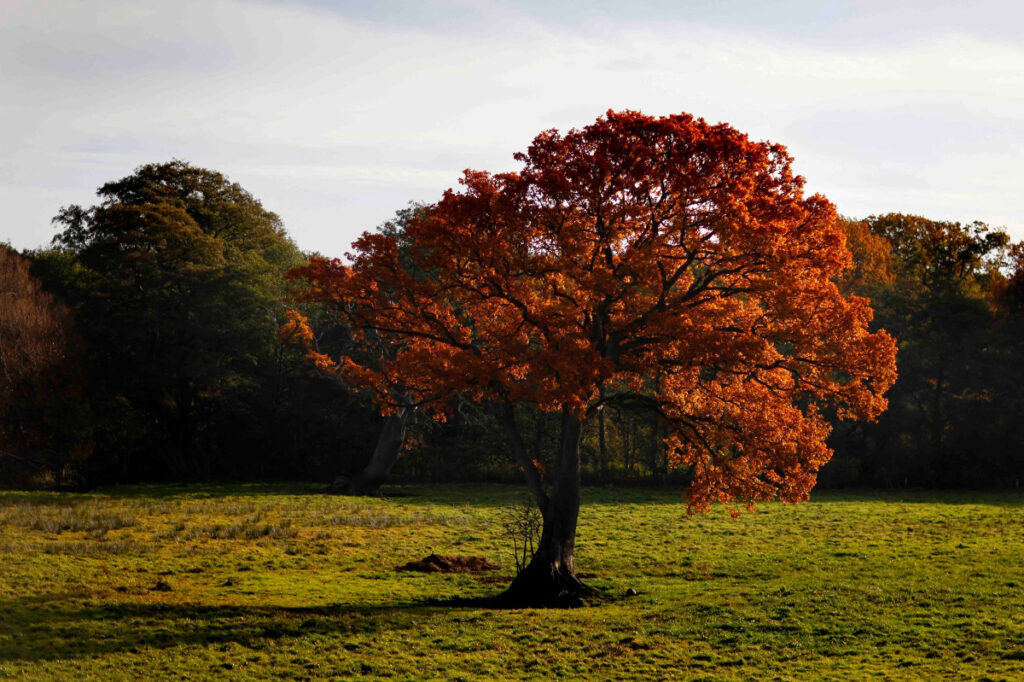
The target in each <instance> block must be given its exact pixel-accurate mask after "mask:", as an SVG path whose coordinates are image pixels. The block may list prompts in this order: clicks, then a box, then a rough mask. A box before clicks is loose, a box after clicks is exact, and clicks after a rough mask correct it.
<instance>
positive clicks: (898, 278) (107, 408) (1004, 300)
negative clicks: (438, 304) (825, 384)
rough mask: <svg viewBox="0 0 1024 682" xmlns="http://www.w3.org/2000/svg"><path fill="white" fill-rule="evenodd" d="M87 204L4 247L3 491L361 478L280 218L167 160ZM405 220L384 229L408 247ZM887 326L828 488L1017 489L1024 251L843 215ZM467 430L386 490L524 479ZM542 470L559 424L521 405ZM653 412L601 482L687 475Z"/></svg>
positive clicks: (605, 451)
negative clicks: (868, 394)
mask: <svg viewBox="0 0 1024 682" xmlns="http://www.w3.org/2000/svg"><path fill="white" fill-rule="evenodd" d="M98 197H99V203H97V204H96V205H95V206H92V207H81V206H69V207H66V208H64V209H63V210H62V211H61V212H60V214H59V215H58V216H57V217H56V218H55V224H56V225H57V227H58V229H59V234H58V235H57V237H56V238H55V239H54V243H53V245H52V246H51V247H49V248H44V249H39V250H34V251H26V252H24V253H21V254H19V253H17V252H15V251H14V250H12V249H11V248H8V247H2V246H0V293H2V296H0V483H2V484H4V485H16V486H25V485H37V486H49V487H59V488H62V487H89V486H95V485H100V484H109V483H123V482H135V481H154V480H224V479H232V480H259V479H282V478H287V479H306V480H309V479H314V480H322V481H323V482H324V483H325V484H326V483H329V482H330V481H332V480H334V479H335V478H336V477H338V476H339V475H351V474H354V473H356V472H359V471H361V470H362V469H363V467H364V466H365V464H366V462H367V460H368V459H369V458H370V456H371V454H372V452H373V450H374V447H375V445H376V444H377V442H378V437H379V435H380V433H381V430H382V428H384V426H385V420H384V419H383V418H381V417H380V416H379V415H378V413H377V410H376V409H375V408H374V406H373V405H372V404H371V403H370V401H369V400H368V398H367V397H366V396H362V395H359V394H358V393H355V392H353V391H350V390H348V389H346V387H344V386H342V385H341V384H340V383H338V381H337V380H336V379H334V378H332V377H330V376H326V375H322V374H319V373H317V372H315V371H314V370H313V369H312V367H311V365H310V364H309V363H308V362H307V361H306V359H305V357H304V350H303V349H302V348H301V347H299V346H297V345H296V344H294V343H292V339H290V338H288V335H287V334H282V333H281V328H282V324H283V323H284V321H285V319H286V315H285V313H286V310H287V309H288V308H289V307H295V306H300V305H301V307H302V312H303V314H304V315H305V316H306V317H307V318H308V319H309V320H310V321H311V324H312V328H313V331H314V335H315V342H316V344H317V346H318V348H320V349H321V350H323V351H324V352H327V353H331V354H333V355H338V354H343V353H345V352H348V351H349V350H350V349H349V347H348V346H349V343H348V341H349V339H348V335H347V332H346V329H345V327H344V325H343V324H341V323H340V322H339V321H338V320H337V319H336V318H335V317H334V316H332V315H330V314H329V311H327V310H324V309H322V308H319V307H318V305H317V304H314V303H302V304H300V303H298V302H297V301H298V299H297V298H295V296H294V290H295V289H296V288H297V287H301V286H302V285H301V283H296V282H292V281H289V280H288V279H287V278H286V274H287V273H288V272H289V270H291V269H292V268H294V267H296V266H300V265H302V264H304V263H305V262H307V259H308V257H309V256H310V255H312V254H304V253H302V252H301V251H300V250H299V249H298V248H297V247H296V245H295V244H294V243H293V242H292V241H291V239H290V238H289V237H288V235H287V233H286V232H285V230H284V227H283V225H282V224H281V221H280V220H279V218H278V217H277V216H276V215H275V214H274V213H272V212H270V211H268V210H266V209H265V208H264V207H263V206H262V204H261V203H260V202H259V200H257V199H256V198H255V197H253V196H252V195H251V194H249V193H248V192H246V191H245V190H244V189H243V188H241V187H240V186H238V185H237V184H233V183H231V182H230V181H229V180H228V179H226V178H225V177H224V176H222V175H221V174H219V173H217V172H215V171H210V170H204V169H201V168H196V167H193V166H190V165H189V164H187V163H184V162H180V161H174V162H170V163H164V164H154V165H148V166H144V167H141V168H139V169H137V170H136V171H135V172H134V173H133V174H132V175H130V176H128V177H126V178H123V179H121V180H118V181H115V182H110V183H108V184H106V185H104V186H103V187H101V188H100V189H99V191H98ZM415 210H416V207H415V206H411V207H410V208H407V209H403V210H401V211H399V212H398V213H397V214H396V216H395V218H394V220H392V221H391V222H389V223H387V224H385V225H383V226H381V227H380V228H378V229H380V230H383V231H385V232H390V233H392V234H397V235H401V233H402V229H403V222H404V221H405V220H407V219H408V218H409V216H411V215H412V212H413V211H415ZM842 226H843V229H844V231H845V232H846V235H847V243H848V246H849V247H850V249H851V251H852V252H853V255H854V262H855V266H854V268H853V269H852V270H851V271H850V272H848V273H847V276H846V279H845V281H844V282H842V283H841V284H842V286H843V287H845V288H846V289H847V290H848V291H851V292H853V293H856V294H858V295H862V296H867V297H869V298H870V299H871V300H872V304H873V306H874V308H875V321H874V325H873V326H874V327H875V328H884V329H887V330H888V331H889V332H890V333H892V334H893V335H894V336H895V337H896V338H897V340H898V343H899V357H898V363H899V379H898V381H897V383H896V385H895V386H894V388H893V389H892V390H891V391H890V392H889V394H888V397H889V409H888V411H887V412H886V413H885V414H883V415H882V417H881V418H880V419H879V420H878V421H877V422H876V423H867V424H865V423H851V422H843V423H837V425H836V428H835V430H834V432H833V434H832V437H831V440H830V445H831V446H832V447H833V448H834V449H835V455H834V457H833V459H832V461H831V462H830V463H829V464H828V465H827V466H826V467H825V468H824V469H823V470H822V471H821V473H820V476H819V479H820V482H821V484H822V485H825V486H833V487H844V486H859V487H868V486H870V487H886V488H892V487H945V488H985V487H991V488H1005V487H1012V488H1016V487H1019V485H1020V482H1021V479H1022V478H1024V455H1022V453H1021V451H1020V448H1019V445H1018V444H1019V442H1020V438H1021V435H1022V434H1021V425H1020V420H1019V417H1018V415H1020V414H1021V413H1022V409H1024V405H1022V402H1024V400H1022V396H1024V393H1022V391H1021V389H1020V386H1021V385H1022V384H1024V344H1022V342H1021V339H1022V332H1024V251H1022V248H1021V245H1020V244H1012V243H1011V240H1010V237H1009V236H1008V235H1007V234H1006V232H1004V231H1002V230H1000V229H998V228H993V227H990V226H988V225H985V224H982V223H972V224H968V225H964V224H961V223H956V222H944V221H940V220H931V219H927V218H923V217H919V216H913V215H902V214H889V215H883V216H872V217H870V218H867V219H864V220H852V219H844V220H842ZM452 401H453V409H452V414H453V415H454V417H453V418H452V419H449V420H448V421H446V422H443V423H439V422H434V421H432V420H430V419H429V418H419V419H415V418H414V419H413V420H412V422H411V424H409V426H408V428H407V433H406V437H405V439H404V444H403V446H402V452H403V456H402V457H401V458H400V459H399V461H398V464H397V466H396V469H395V471H394V476H395V478H396V479H402V480H424V481H425V480H429V481H466V480H510V481H518V480H519V478H520V473H519V472H518V471H517V469H516V466H515V465H514V463H513V460H512V457H511V455H510V454H509V453H508V448H507V445H506V437H505V434H504V431H503V430H502V427H501V424H499V423H498V422H497V420H496V419H495V418H494V416H493V415H492V413H491V412H490V411H489V410H487V409H485V408H484V406H481V405H477V404H474V403H472V402H471V401H468V400H463V399H460V398H459V397H458V396H453V398H452ZM519 409H520V411H521V412H520V414H519V415H518V417H519V419H520V423H521V424H522V425H523V438H524V441H525V443H526V445H527V447H528V448H529V449H530V451H531V452H532V454H533V457H534V459H536V460H538V461H540V462H542V463H543V462H544V461H545V459H546V458H549V457H550V456H551V453H552V452H553V450H554V448H555V446H556V443H555V439H556V438H557V429H556V428H555V426H556V425H555V423H554V422H555V421H557V418H556V417H555V416H554V415H548V414H545V413H543V412H536V411H531V410H528V409H527V408H525V407H520V408H519ZM664 435H665V434H664V431H663V427H662V426H661V425H659V423H658V419H657V416H656V415H655V414H654V413H652V412H648V411H645V410H644V408H643V406H642V405H637V406H635V407H632V406H623V405H616V406H609V408H608V409H606V410H604V411H601V412H599V413H598V415H597V416H596V417H595V418H593V419H591V420H589V421H588V422H587V424H586V427H585V433H584V440H583V446H582V457H583V475H584V477H585V478H587V479H589V481H590V482H591V483H612V482H617V483H621V482H637V483H641V482H643V483H652V484H660V483H666V482H681V481H685V480H686V478H687V476H688V472H687V471H686V470H685V469H670V468H669V467H668V465H667V462H666V457H665V452H664V448H663V446H662V438H663V437H664Z"/></svg>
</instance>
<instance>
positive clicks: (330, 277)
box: [291, 111, 895, 605]
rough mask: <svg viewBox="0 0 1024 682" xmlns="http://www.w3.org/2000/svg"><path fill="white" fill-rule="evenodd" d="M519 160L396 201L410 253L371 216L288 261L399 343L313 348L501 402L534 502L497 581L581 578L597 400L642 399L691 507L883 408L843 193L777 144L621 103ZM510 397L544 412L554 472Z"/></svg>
mask: <svg viewBox="0 0 1024 682" xmlns="http://www.w3.org/2000/svg"><path fill="white" fill-rule="evenodd" d="M516 159H517V160H518V161H520V162H521V163H522V164H523V167H522V169H521V170H520V171H519V172H515V173H503V174H497V175H492V174H489V173H486V172H480V171H466V173H465V175H464V177H463V179H462V181H461V182H462V189H461V190H460V191H454V190H449V191H448V192H446V193H445V195H444V196H443V198H442V199H441V200H440V201H439V202H438V203H436V204H434V205H431V206H429V207H427V208H426V209H425V210H424V211H423V212H422V213H421V214H420V215H417V216H415V217H414V218H413V219H412V220H410V221H409V223H408V225H407V226H406V231H407V233H408V236H409V238H410V241H411V244H412V247H411V249H410V250H409V252H408V254H403V253H402V252H401V251H400V249H399V248H398V244H397V243H396V240H395V239H394V238H393V237H391V236H388V235H384V234H369V233H367V234H364V235H363V236H362V237H361V238H360V239H359V240H358V241H357V242H355V244H354V251H353V252H352V253H351V254H349V257H348V258H349V262H343V261H341V260H333V261H328V260H322V259H321V260H314V261H312V262H311V263H310V264H309V265H308V266H306V267H304V268H302V269H301V270H300V271H299V273H300V274H301V276H302V277H304V278H305V279H306V280H308V282H309V283H310V289H309V294H308V295H309V297H310V298H312V299H314V300H325V301H332V302H334V303H335V304H342V303H343V304H344V305H343V306H342V308H343V309H344V310H345V311H346V315H347V317H348V323H349V325H350V328H351V329H352V330H353V333H354V334H356V335H379V334H387V335H389V336H390V337H392V338H393V339H395V340H396V343H397V347H396V348H395V349H394V352H393V353H392V355H391V356H390V357H388V358H387V359H385V360H384V361H382V362H379V363H374V364H366V363H361V362H359V361H358V359H355V358H352V357H340V358H335V357H330V356H328V355H326V354H319V353H316V352H315V351H313V352H311V353H310V355H311V357H312V359H313V360H314V361H315V362H317V363H318V364H319V366H321V367H322V368H324V369H326V370H330V371H334V372H337V373H339V374H341V375H343V376H345V377H346V380H348V381H350V382H352V383H354V384H358V385H360V386H363V387H365V388H366V389H368V390H372V391H374V392H375V394H376V396H377V399H378V401H379V403H380V405H381V406H382V408H383V410H384V411H393V410H395V409H397V407H398V405H396V403H395V401H394V400H393V398H392V397H391V394H390V392H389V389H390V387H391V386H394V385H395V384H396V383H401V384H402V385H403V386H405V387H406V391H407V395H408V399H409V400H411V401H412V402H413V403H414V404H417V405H420V406H422V407H423V408H424V409H425V410H427V411H429V412H431V413H433V414H434V415H435V416H437V417H438V418H441V419H443V418H444V417H445V413H444V405H445V398H446V397H447V396H450V395H452V394H454V393H460V392H461V393H465V394H468V395H471V396H473V397H474V398H476V399H478V400H482V401H489V402H492V403H494V404H496V405H498V406H500V409H501V410H502V411H503V413H504V415H505V417H506V424H507V426H508V432H509V434H510V436H509V438H510V446H511V448H512V450H513V451H514V452H515V453H517V455H518V459H519V462H520V466H521V468H522V470H523V472H524V475H525V477H526V480H527V483H528V485H529V486H530V488H531V490H532V492H533V495H534V497H535V499H536V502H537V504H538V506H539V507H540V510H541V513H542V516H543V519H544V524H543V530H542V537H541V540H540V543H539V546H538V548H537V551H536V553H535V555H534V556H533V558H532V559H531V561H530V564H529V566H528V567H527V568H526V569H525V570H524V571H523V572H522V573H521V574H520V575H519V576H518V577H517V578H516V579H515V581H514V582H513V584H512V585H511V586H510V587H509V589H508V590H507V592H506V593H505V595H504V597H503V598H504V600H505V601H506V603H510V604H540V605H552V604H554V605H566V604H573V603H578V601H579V599H580V597H581V595H582V594H583V593H584V592H585V588H584V586H583V585H582V584H581V583H580V581H579V580H578V579H577V577H576V572H575V561H574V547H575V541H576V525H577V517H578V514H579V508H580V439H581V434H582V433H583V425H584V421H585V420H586V419H587V418H588V417H591V416H593V415H595V414H597V413H599V411H600V410H602V409H604V408H605V407H606V406H611V405H627V404H629V403H643V404H645V405H649V406H650V407H651V408H652V409H655V410H657V412H658V414H659V415H660V417H661V420H662V422H663V424H664V426H665V428H666V431H667V436H666V437H665V445H666V447H667V451H668V457H669V460H670V461H671V462H672V463H673V464H674V465H675V466H681V467H689V468H690V469H691V470H692V483H691V485H690V488H689V491H688V499H689V506H690V508H691V510H693V511H704V510H706V509H708V508H709V507H710V505H711V504H712V503H713V502H715V501H718V502H724V503H730V502H741V503H747V504H753V503H754V502H756V501H761V500H772V499H782V500H786V501H791V502H796V501H799V500H803V499H806V498H807V496H808V494H809V492H810V490H811V488H812V486H813V485H814V482H815V474H816V472H817V470H818V469H819V467H821V466H822V465H823V464H824V463H825V462H827V461H828V458H829V456H830V454H831V453H830V450H829V449H828V447H827V446H826V445H825V442H824V441H825V437H826V436H827V435H828V432H829V426H828V423H827V421H826V419H825V418H824V416H823V412H824V411H825V410H826V409H828V410H831V411H832V412H833V413H836V414H838V416H839V417H840V418H843V419H873V418H875V417H876V416H877V415H878V414H879V413H880V412H881V411H882V410H884V409H885V406H886V402H885V399H884V398H883V394H884V392H885V391H886V389H887V388H888V387H889V386H890V385H891V384H892V383H893V381H894V379H895V364H894V356H895V344H894V342H893V339H892V338H891V337H889V336H888V335H887V334H885V333H884V332H876V333H871V332H869V331H868V328H867V327H868V323H869V321H870V320H871V316H872V311H871V308H870V306H869V305H868V302H867V300H866V299H863V298H858V297H856V296H847V295H844V294H843V293H842V292H841V291H840V289H839V287H838V286H837V284H836V281H837V279H838V278H839V277H840V276H841V274H842V273H843V271H844V269H846V268H848V267H849V266H850V255H849V252H848V250H847V249H846V247H845V240H844V236H843V234H842V233H841V231H840V230H839V229H838V228H837V227H836V216H835V212H834V209H833V207H832V205H831V204H830V203H829V202H828V201H827V200H826V199H825V198H823V197H821V196H818V195H814V196H810V197H805V196H804V195H803V192H802V186H803V179H802V178H801V177H799V176H797V175H794V174H793V172H792V170H791V158H790V157H789V155H788V154H787V153H786V150H785V148H784V147H782V146H780V145H777V144H771V143H766V142H754V141H751V140H750V139H749V138H748V137H747V136H745V135H743V134H742V133H740V132H738V131H736V130H735V129H733V128H731V127H729V126H728V125H725V124H718V125H711V124H708V123H706V122H705V121H704V120H702V119H697V118H693V117H692V116H689V115H687V114H680V115H674V116H667V117H663V118H653V117H649V116H644V115H642V114H640V113H637V112H629V111H626V112H619V113H616V112H608V114H607V115H606V116H604V117H602V118H600V119H598V120H597V121H596V122H595V123H594V124H592V125H589V126H587V127H585V128H583V129H582V130H571V131H569V132H567V133H565V134H561V133H559V132H557V131H554V130H550V131H547V132H544V133H541V134H540V135H539V136H538V137H537V138H536V139H535V140H534V141H533V143H532V144H531V145H530V147H529V148H528V150H527V151H526V152H525V153H522V154H518V155H516ZM409 259H411V261H412V264H413V266H414V269H415V272H413V271H412V270H411V269H410V267H409V262H408V261H409ZM424 273H425V276H423V275H424ZM302 324H303V320H302V319H301V317H298V316H297V317H296V318H294V319H293V320H292V321H291V325H293V326H295V327H296V328H299V329H301V327H302ZM517 404H530V405H534V406H536V407H537V408H539V409H541V410H543V411H546V412H548V413H554V414H555V415H557V420H558V421H559V423H560V429H561V435H560V438H559V446H558V452H557V457H556V459H555V461H554V463H553V466H551V467H549V468H548V469H547V470H546V471H541V470H539V469H538V468H537V467H536V466H535V465H534V463H533V462H532V461H531V458H530V457H529V452H528V449H527V447H526V446H525V444H524V442H523V439H522V438H521V436H520V434H519V432H518V428H517V424H516V420H515V409H514V408H515V406H516V405H517Z"/></svg>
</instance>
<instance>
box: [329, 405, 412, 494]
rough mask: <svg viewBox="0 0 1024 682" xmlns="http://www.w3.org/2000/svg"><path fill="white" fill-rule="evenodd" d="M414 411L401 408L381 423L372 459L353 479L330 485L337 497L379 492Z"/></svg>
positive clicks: (393, 462) (345, 478)
mask: <svg viewBox="0 0 1024 682" xmlns="http://www.w3.org/2000/svg"><path fill="white" fill-rule="evenodd" d="M413 411H414V408H411V407H402V408H400V409H399V410H398V412H396V413H395V414H393V415H391V416H390V417H388V418H387V419H386V420H385V421H384V426H383V427H382V428H381V430H380V436H379V437H378V438H377V447H375V448H374V450H373V456H372V457H370V461H369V462H367V464H366V466H365V467H364V468H363V470H362V471H361V472H359V473H358V474H356V475H355V476H351V477H350V476H339V477H338V478H336V479H334V483H332V484H331V492H333V493H337V494H340V495H365V496H372V495H378V494H379V493H380V486H381V485H382V484H383V483H384V481H386V480H387V478H388V476H390V475H391V469H393V468H394V466H395V462H397V461H398V454H399V453H400V452H401V450H402V443H403V441H404V440H405V429H406V427H407V426H408V425H409V422H410V421H412V415H413Z"/></svg>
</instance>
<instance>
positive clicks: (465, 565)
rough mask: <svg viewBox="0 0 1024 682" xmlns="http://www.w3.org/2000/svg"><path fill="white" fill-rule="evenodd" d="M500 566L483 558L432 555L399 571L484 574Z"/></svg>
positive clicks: (412, 562)
mask: <svg viewBox="0 0 1024 682" xmlns="http://www.w3.org/2000/svg"><path fill="white" fill-rule="evenodd" d="M496 568H498V565H497V564H496V563H494V562H492V561H488V560H487V559H485V558H483V557H482V556H441V555H440V554H431V555H430V556H427V557H423V558H422V559H420V560H419V561H410V562H409V563H407V564H405V565H404V566H399V567H398V568H397V569H396V570H398V571H418V572H420V573H482V572H483V571H493V570H495V569H496Z"/></svg>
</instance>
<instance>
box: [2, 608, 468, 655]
mask: <svg viewBox="0 0 1024 682" xmlns="http://www.w3.org/2000/svg"><path fill="white" fill-rule="evenodd" d="M74 596H79V595H66V594H60V593H55V594H49V595H41V596H32V597H24V598H21V599H15V600H7V601H3V602H0V662H6V661H26V662H32V661H49V660H57V659H68V658H83V657H92V656H102V655H105V654H113V653H120V652H130V653H137V652H139V651H141V650H142V649H147V648H159V649H164V648H170V647H175V646H181V645H209V644H228V643H235V644H239V645H241V646H244V647H248V648H252V649H263V648H267V647H268V646H272V645H273V644H272V642H273V641H274V640H281V639H289V638H296V637H307V636H310V635H328V634H342V635H344V634H351V635H353V638H354V639H355V638H358V637H363V636H365V635H367V634H370V635H372V634H373V633H376V632H380V631H385V630H386V631H389V632H393V631H396V630H402V629H406V628H412V627H423V623H424V620H429V618H430V617H432V616H436V615H439V614H441V613H444V612H449V611H451V610H452V609H466V610H468V609H479V608H483V606H482V605H481V604H477V603H473V602H460V601H457V600H444V601H441V600H435V601H429V602H410V603H401V604H387V605H346V604H333V605H327V606H308V607H292V606H238V605H201V604H150V603H144V602H121V603H108V604H100V605H95V604H81V603H78V604H75V603H68V598H69V597H74Z"/></svg>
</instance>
